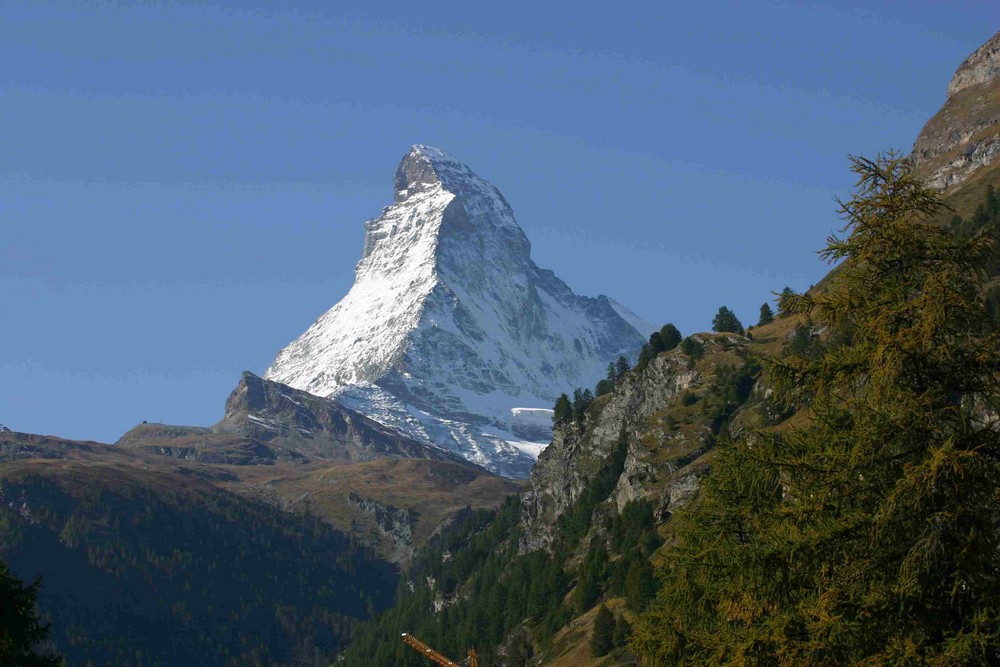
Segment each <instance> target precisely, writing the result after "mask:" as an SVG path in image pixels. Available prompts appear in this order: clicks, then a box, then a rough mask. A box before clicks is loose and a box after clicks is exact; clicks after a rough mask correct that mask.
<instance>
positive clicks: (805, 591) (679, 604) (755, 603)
mask: <svg viewBox="0 0 1000 667" xmlns="http://www.w3.org/2000/svg"><path fill="white" fill-rule="evenodd" d="M852 164H853V170H854V172H855V173H856V174H857V175H858V183H857V186H856V190H855V192H854V194H853V196H852V198H851V199H850V200H848V201H846V202H842V203H841V213H842V215H843V216H844V217H845V219H846V222H847V224H846V227H845V229H844V233H845V236H844V237H843V238H836V237H832V238H831V239H830V240H829V243H828V246H827V248H826V250H825V251H824V253H823V255H824V256H825V257H826V258H828V259H830V260H831V261H833V260H845V261H844V263H843V264H842V268H841V270H840V271H839V272H838V274H836V276H835V277H834V280H833V283H832V284H831V286H830V288H829V289H828V290H826V291H825V292H824V293H823V294H810V295H807V296H798V297H794V298H793V299H791V300H790V301H789V302H788V305H789V306H791V307H792V308H794V309H795V310H796V311H798V312H806V313H811V315H812V317H813V318H814V320H815V321H816V323H817V324H818V325H819V326H820V327H824V328H825V329H826V330H827V331H829V332H830V336H831V339H832V340H836V341H837V344H833V345H829V344H828V345H824V346H823V349H822V350H821V352H820V353H819V355H818V356H817V357H816V358H812V359H810V358H793V359H787V360H783V361H780V360H772V361H771V362H770V363H769V364H768V366H769V368H768V372H769V373H770V377H771V380H772V383H773V385H774V388H775V392H776V394H777V395H778V396H779V397H784V398H785V399H790V398H791V397H792V396H793V395H794V397H795V399H796V401H798V402H800V403H801V402H805V403H807V404H808V406H809V409H810V411H811V414H812V419H811V420H810V421H809V423H808V425H807V426H804V427H800V428H799V429H793V430H788V431H785V432H784V433H783V434H781V435H779V434H774V433H769V432H765V431H758V432H755V433H751V434H749V435H747V436H746V437H743V438H741V439H739V440H736V441H734V442H730V443H723V444H722V445H721V446H720V448H719V451H718V452H717V456H716V459H715V460H714V462H713V466H712V473H711V475H710V476H709V477H708V478H706V480H705V481H704V484H703V486H702V492H701V496H700V498H699V501H698V502H697V503H694V504H693V505H691V506H689V509H688V510H687V511H686V512H685V511H682V512H679V513H678V514H676V515H675V520H677V521H678V523H677V524H676V525H675V530H676V535H677V542H676V543H675V544H674V546H672V547H671V549H670V551H669V553H668V554H666V558H665V562H667V563H669V565H668V566H667V567H666V568H665V570H664V572H663V575H664V576H663V581H664V587H663V588H662V589H661V592H660V597H659V599H658V603H657V605H656V607H655V608H654V610H653V611H651V612H650V613H649V614H647V615H645V616H643V617H642V618H641V620H640V623H639V624H638V625H637V627H636V632H635V634H634V636H633V640H632V645H633V648H634V649H635V650H636V651H638V652H639V653H640V654H641V655H643V656H644V657H645V658H646V659H647V660H648V661H649V662H651V663H654V664H706V663H707V664H717V665H722V664H725V665H730V664H733V665H734V664H787V665H793V664H794V665H851V664H864V665H903V664H907V665H909V664H924V665H972V664H993V663H995V661H996V658H997V656H998V655H1000V578H998V577H997V576H996V571H997V565H998V549H1000V525H998V523H997V520H996V517H997V516H1000V494H998V493H997V487H998V485H1000V429H998V426H997V424H996V422H995V420H993V419H991V418H989V417H988V415H995V414H997V413H998V409H1000V385H998V377H997V369H998V368H1000V353H998V343H1000V337H998V335H997V331H996V328H995V326H994V325H993V323H992V322H990V321H989V319H988V318H987V316H986V313H985V309H984V307H983V304H982V302H981V301H980V300H979V298H978V293H979V289H980V287H981V285H982V282H983V280H984V278H985V271H984V267H985V266H986V265H987V263H988V259H989V254H990V252H991V249H990V245H991V240H990V238H989V237H988V236H986V235H977V236H974V237H972V238H970V239H962V238H958V237H956V236H955V235H953V234H951V233H950V232H948V231H947V230H946V229H945V228H944V227H941V226H938V225H935V224H932V223H931V222H929V220H930V219H931V218H932V217H933V216H934V215H935V214H936V213H938V212H939V211H940V210H941V208H942V204H941V203H940V201H939V200H938V199H937V195H936V194H935V193H934V192H933V191H930V190H928V189H926V188H925V187H924V186H923V185H922V184H921V182H920V181H918V180H917V179H916V178H915V177H914V176H913V174H912V172H911V170H910V165H909V163H908V162H907V161H906V160H904V159H902V158H900V157H899V156H898V155H896V154H892V153H890V154H888V155H885V156H879V158H878V159H876V160H874V161H873V160H867V159H864V158H852ZM782 310H783V311H784V310H785V308H784V307H783V308H782Z"/></svg>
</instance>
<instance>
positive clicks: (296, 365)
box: [265, 145, 648, 477]
mask: <svg viewBox="0 0 1000 667" xmlns="http://www.w3.org/2000/svg"><path fill="white" fill-rule="evenodd" d="M365 232H366V234H365V242H364V249H363V251H362V256H361V260H360V261H359V262H358V264H357V267H356V270H355V281H354V284H353V286H352V287H351V289H350V291H349V292H348V294H347V295H346V296H345V297H344V298H343V299H341V301H340V302H338V303H337V304H336V305H335V306H334V307H333V308H331V309H330V310H329V311H327V312H326V313H324V314H323V315H322V316H320V318H319V319H318V320H317V321H316V322H315V323H314V324H313V325H312V326H311V327H309V329H308V330H307V331H306V332H305V333H303V334H302V335H301V336H299V338H297V339H296V340H295V341H293V342H292V343H291V344H290V345H288V346H287V347H286V348H285V349H283V350H281V351H280V352H279V353H278V355H277V357H276V358H275V360H274V362H273V363H272V364H271V366H270V368H268V370H267V372H266V374H265V377H266V378H267V379H268V380H272V381H274V382H279V383H282V384H286V385H288V386H291V387H294V388H296V389H300V390H303V391H307V392H310V393H312V394H315V395H317V396H322V397H331V398H334V399H335V400H337V401H338V402H340V403H342V404H344V405H347V406H348V407H350V408H352V409H354V410H357V411H359V412H362V413H364V414H366V415H368V416H370V417H371V418H373V419H374V420H376V421H378V422H380V423H382V424H385V425H387V426H390V427H392V428H396V429H398V430H400V431H402V432H403V433H406V434H407V435H408V436H410V437H413V438H416V439H418V440H421V441H425V442H429V443H433V444H435V445H437V446H439V447H442V448H444V449H446V450H448V451H452V452H454V453H456V454H458V455H459V456H462V457H464V458H466V459H468V460H470V461H472V462H474V463H477V464H479V465H482V466H484V467H486V468H487V469H489V470H492V471H494V472H498V473H500V474H504V475H508V476H514V477H524V476H527V473H528V471H529V470H530V467H531V465H532V464H533V462H534V455H535V454H537V450H538V448H537V447H531V446H526V445H524V444H519V443H518V438H517V437H516V436H514V435H513V434H512V430H513V429H512V419H513V416H514V415H513V413H512V410H513V409H514V408H536V409H543V408H548V407H550V406H551V405H552V402H553V401H554V400H555V398H556V397H557V396H558V395H559V394H560V393H562V392H564V391H567V390H569V389H572V388H573V387H577V386H591V385H593V383H594V382H595V381H596V380H597V379H599V378H600V377H602V376H603V375H604V373H605V369H606V367H607V364H608V362H610V361H612V360H613V359H615V358H616V357H617V356H618V355H620V354H625V355H627V356H634V354H635V353H636V352H637V351H638V348H639V347H640V346H641V345H642V343H643V342H644V340H645V337H646V334H647V333H648V331H646V330H645V328H646V326H647V325H645V324H644V323H642V321H641V320H640V319H639V318H638V317H636V316H635V315H634V314H632V313H631V312H629V311H628V310H627V309H626V308H624V307H623V306H621V305H620V304H618V303H616V302H614V301H613V300H611V299H609V298H607V297H605V296H600V297H596V298H591V297H584V296H578V295H576V294H574V293H573V291H572V290H571V289H570V288H569V287H568V286H567V285H566V283H564V282H563V281H562V280H560V279H559V278H557V277H556V276H555V274H553V273H552V272H551V271H546V270H544V269H541V268H539V267H538V266H537V265H536V264H535V263H534V261H533V260H532V259H531V244H530V243H529V241H528V239H527V237H526V236H525V234H524V232H523V231H522V230H521V228H520V226H519V225H518V224H517V221H516V220H515V218H514V213H513V211H512V210H511V207H510V205H509V204H508V203H507V201H506V199H504V197H503V195H502V194H501V193H500V191H499V190H498V189H497V188H496V187H494V186H493V185H492V184H491V183H489V182H488V181H486V180H485V179H483V178H481V177H479V176H478V175H476V174H475V173H474V172H473V171H472V170H471V169H470V168H469V167H467V166H466V165H464V164H462V163H461V162H459V161H457V160H455V159H454V158H452V157H450V156H448V155H447V154H445V153H444V152H443V151H441V150H439V149H436V148H431V147H428V146H421V145H416V146H413V147H412V148H411V149H410V150H409V152H408V153H407V154H406V156H405V157H404V158H403V160H402V162H401V163H400V165H399V168H398V169H397V171H396V175H395V179H394V195H393V203H392V204H391V205H390V206H387V207H386V208H385V209H383V211H382V214H381V215H380V216H379V217H378V218H376V219H374V220H370V221H368V222H367V223H365ZM546 440H547V438H546Z"/></svg>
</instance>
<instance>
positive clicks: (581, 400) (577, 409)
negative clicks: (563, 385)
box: [573, 388, 594, 424]
mask: <svg viewBox="0 0 1000 667" xmlns="http://www.w3.org/2000/svg"><path fill="white" fill-rule="evenodd" d="M593 402H594V394H593V393H592V392H591V391H590V390H589V389H580V388H577V389H574V390H573V419H575V420H576V421H578V422H580V423H581V424H582V423H583V420H584V417H585V416H586V413H587V408H588V407H590V404H591V403H593Z"/></svg>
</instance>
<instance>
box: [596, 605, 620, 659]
mask: <svg viewBox="0 0 1000 667" xmlns="http://www.w3.org/2000/svg"><path fill="white" fill-rule="evenodd" d="M614 632H615V617H614V614H612V613H611V611H610V610H609V609H608V608H607V607H605V606H604V605H603V604H602V605H601V608H600V609H598V610H597V615H596V616H595V617H594V634H592V635H591V637H590V652H591V655H593V656H594V657H595V658H599V657H601V656H602V655H607V654H608V652H609V651H610V650H611V649H612V648H614V640H613V637H614Z"/></svg>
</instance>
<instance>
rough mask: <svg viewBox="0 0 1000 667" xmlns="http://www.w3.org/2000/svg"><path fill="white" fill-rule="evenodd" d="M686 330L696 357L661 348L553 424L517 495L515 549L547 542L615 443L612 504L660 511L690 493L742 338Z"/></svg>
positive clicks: (703, 465) (724, 412)
mask: <svg viewBox="0 0 1000 667" xmlns="http://www.w3.org/2000/svg"><path fill="white" fill-rule="evenodd" d="M693 338H694V339H695V340H697V341H699V342H700V343H701V344H702V345H703V347H704V356H703V357H701V358H700V359H698V360H695V359H692V358H691V357H690V356H689V355H687V354H685V353H684V352H682V351H681V350H680V349H675V350H672V351H670V352H667V353H663V354H660V355H659V356H658V357H656V358H655V359H654V360H652V361H651V362H650V363H649V365H648V366H646V367H645V368H644V369H642V370H641V371H638V372H634V373H630V374H628V375H626V377H625V378H623V379H622V380H621V381H620V382H619V383H618V384H617V385H616V387H615V389H614V391H612V392H611V393H610V394H607V395H605V396H602V397H600V398H598V399H597V400H596V401H595V402H594V404H593V405H592V406H591V408H590V409H589V410H588V414H587V417H586V422H585V424H576V423H570V424H566V425H562V426H560V427H557V428H556V430H555V435H554V438H553V440H552V444H551V445H549V446H548V447H547V448H546V449H545V451H543V452H542V454H541V455H540V456H539V459H538V464H537V465H536V466H535V468H534V470H533V471H532V474H531V478H530V480H529V484H528V488H527V489H526V490H525V492H524V493H523V495H522V505H523V507H524V514H523V524H524V537H523V539H522V549H524V550H525V551H531V550H534V549H539V548H542V549H544V548H548V547H549V546H550V545H551V544H552V540H553V536H554V526H555V525H556V521H557V519H558V518H559V517H560V516H561V515H562V514H564V513H565V512H566V511H567V510H568V509H569V508H570V507H571V506H572V505H573V503H574V502H575V501H576V500H577V499H578V498H579V497H580V494H581V493H582V491H583V489H584V487H585V485H586V484H587V481H588V480H589V479H590V478H591V477H593V476H594V474H595V473H596V472H597V471H598V470H599V469H600V467H601V466H602V465H603V464H604V462H605V461H607V460H608V458H609V457H610V456H611V454H612V452H613V451H614V450H615V449H616V448H617V447H619V446H623V447H624V448H625V464H624V471H623V472H622V473H621V476H620V477H619V478H618V481H617V483H616V485H615V488H614V490H613V491H612V493H611V495H610V500H611V502H613V504H614V505H615V509H616V510H621V509H622V508H623V507H624V506H625V505H626V504H627V503H628V502H629V501H632V500H646V501H648V502H650V503H651V504H652V506H653V508H654V514H655V515H656V516H657V519H658V521H664V520H666V518H667V517H668V516H669V514H670V513H671V512H672V511H674V510H675V509H677V508H678V507H681V506H683V505H684V504H685V503H686V502H687V501H688V500H690V498H691V497H692V495H693V494H694V490H695V485H696V482H697V479H698V477H699V476H700V475H702V474H703V473H704V472H705V471H706V470H707V467H708V463H709V460H710V452H711V449H712V446H713V445H714V443H715V440H716V436H717V434H718V432H719V429H720V427H721V425H722V423H723V422H724V421H725V419H726V417H728V416H731V415H732V413H733V412H734V411H735V410H736V409H737V407H738V406H736V405H729V406H726V405H724V404H723V403H724V401H723V399H722V397H721V393H722V392H721V390H722V389H723V387H722V384H724V383H726V382H728V381H729V380H727V378H731V377H732V376H733V374H738V373H739V369H740V368H742V367H743V366H744V364H745V362H746V358H747V351H748V348H749V345H750V340H749V339H747V338H745V337H743V336H737V335H734V334H696V335H695V336H694V337H693Z"/></svg>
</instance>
